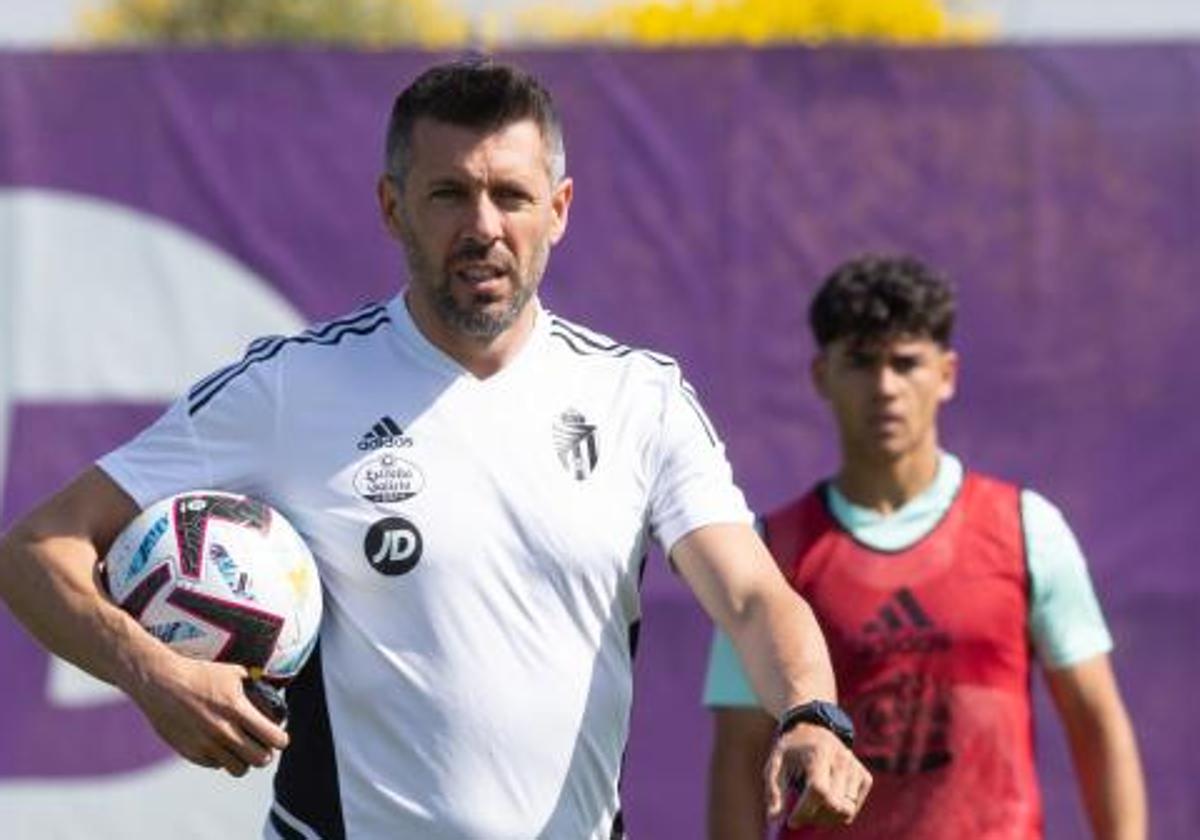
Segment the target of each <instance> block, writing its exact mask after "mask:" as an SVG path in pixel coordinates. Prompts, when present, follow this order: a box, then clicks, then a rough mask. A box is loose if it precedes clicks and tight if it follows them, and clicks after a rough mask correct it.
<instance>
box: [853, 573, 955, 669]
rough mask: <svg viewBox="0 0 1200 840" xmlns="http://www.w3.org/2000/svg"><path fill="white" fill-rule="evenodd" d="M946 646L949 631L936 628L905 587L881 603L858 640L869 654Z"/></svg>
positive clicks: (876, 655) (933, 649)
mask: <svg viewBox="0 0 1200 840" xmlns="http://www.w3.org/2000/svg"><path fill="white" fill-rule="evenodd" d="M949 649H950V634H949V633H946V632H945V631H944V630H939V629H938V627H937V625H936V624H934V622H933V619H931V618H930V617H929V614H928V613H927V612H925V610H924V609H923V608H922V607H921V603H920V602H919V601H918V600H917V598H916V596H915V595H913V594H912V590H910V589H909V588H908V587H901V588H900V589H898V590H896V592H895V594H893V595H892V597H891V598H889V599H888V600H887V601H885V602H884V604H883V606H881V607H880V608H879V610H878V612H877V613H876V617H875V618H874V619H872V620H871V621H868V622H867V623H866V624H864V625H863V628H862V636H861V637H860V639H859V652H860V653H861V654H862V655H863V656H868V657H883V656H891V655H892V654H897V653H901V654H903V653H932V652H936V651H945V650H949Z"/></svg>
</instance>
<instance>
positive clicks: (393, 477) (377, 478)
mask: <svg viewBox="0 0 1200 840" xmlns="http://www.w3.org/2000/svg"><path fill="white" fill-rule="evenodd" d="M424 488H425V476H424V475H423V474H422V473H421V470H420V469H419V468H418V467H417V465H416V464H413V463H410V462H408V461H405V460H404V459H403V458H400V457H399V456H397V455H393V454H392V453H391V452H384V453H383V454H381V455H376V456H375V457H373V458H371V459H370V460H369V461H367V462H366V463H365V464H363V465H362V466H361V467H359V468H358V472H357V473H355V474H354V490H355V491H356V492H357V493H358V495H360V496H362V497H363V498H364V499H367V500H368V501H371V502H380V503H385V504H386V503H388V502H402V501H404V500H405V499H411V498H412V497H413V496H415V495H417V494H418V493H420V492H421V491H422V490H423V489H424Z"/></svg>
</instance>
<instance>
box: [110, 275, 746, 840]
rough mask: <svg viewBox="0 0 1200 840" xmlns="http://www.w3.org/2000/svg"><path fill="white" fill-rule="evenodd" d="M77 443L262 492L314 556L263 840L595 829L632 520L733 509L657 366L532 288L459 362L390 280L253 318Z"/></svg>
mask: <svg viewBox="0 0 1200 840" xmlns="http://www.w3.org/2000/svg"><path fill="white" fill-rule="evenodd" d="M534 305H535V306H536V305H537V304H536V302H535V304H534ZM99 464H100V466H101V468H103V469H104V471H105V472H107V473H108V474H109V475H110V476H112V478H113V479H114V480H115V481H117V483H119V484H120V485H121V486H122V487H123V488H124V489H125V490H126V491H128V492H129V493H130V494H131V495H132V496H133V498H134V499H135V500H136V501H137V502H138V504H140V505H142V506H145V505H147V504H149V503H151V502H152V501H154V500H156V499H159V498H161V497H164V496H167V495H169V494H172V493H175V492H179V491H183V490H192V489H200V488H216V489H223V490H228V491H233V492H240V493H246V494H249V495H253V496H256V497H258V498H261V499H263V500H264V501H266V502H268V503H269V504H271V505H273V506H275V507H276V508H278V509H279V510H280V511H281V512H282V513H283V514H284V515H285V516H286V517H287V518H288V519H289V520H290V521H291V522H292V524H293V525H295V527H296V529H297V530H298V531H299V533H300V534H301V535H302V536H303V537H304V538H305V539H306V540H307V542H308V544H309V546H310V547H311V548H312V550H313V553H314V555H315V556H316V558H317V561H318V564H319V567H320V570H321V578H322V583H323V585H324V589H325V618H324V622H323V625H322V629H321V642H320V647H319V650H318V652H317V654H316V657H315V658H314V660H313V662H312V663H310V667H309V668H308V669H306V672H305V674H303V675H302V676H301V677H300V678H299V679H298V680H297V682H296V683H295V684H293V685H292V686H291V687H290V689H289V691H288V698H289V705H290V706H291V713H292V718H291V723H290V725H289V731H290V733H291V737H292V746H290V747H289V748H288V750H286V751H285V753H284V757H283V761H282V764H281V767H280V770H279V772H278V774H277V776H276V797H275V799H276V801H275V803H274V805H273V807H272V810H271V814H270V816H269V820H268V825H267V827H266V829H265V836H267V837H282V838H291V837H316V836H320V837H326V838H333V837H342V836H349V837H352V838H397V837H405V838H422V840H437V838H475V839H476V840H487V839H488V838H513V840H529V839H530V838H535V837H545V838H563V840H583V838H605V840H607V838H609V837H610V836H621V829H620V825H621V817H620V804H619V801H618V793H617V782H618V775H619V772H620V767H621V758H622V754H623V752H624V748H625V740H626V733H627V728H628V722H629V710H630V701H631V681H632V644H633V642H634V640H635V638H636V626H637V623H638V619H639V615H640V609H639V602H638V583H639V577H640V573H641V568H642V564H643V562H644V556H645V552H646V550H647V540H648V538H649V537H652V536H653V537H654V538H656V539H657V540H658V541H659V542H660V543H661V545H662V546H663V548H664V549H665V550H668V551H669V549H670V547H671V546H672V545H673V544H674V543H675V541H676V540H678V539H679V538H680V537H681V536H683V535H685V534H687V533H688V532H689V531H691V530H693V529H695V528H697V527H700V526H702V525H705V524H709V523H717V522H747V523H748V522H750V521H751V514H750V512H749V510H748V509H747V508H746V504H745V501H744V499H743V497H742V494H741V493H740V491H739V490H738V489H737V488H736V487H735V486H734V484H733V481H732V477H731V471H730V467H729V465H728V463H727V461H726V458H725V455H724V449H723V446H722V445H721V443H720V441H719V439H718V438H717V436H716V434H715V432H714V431H713V429H712V427H711V425H710V424H709V422H708V420H707V419H706V417H705V416H704V414H703V412H702V411H701V409H700V407H699V404H698V403H697V401H696V396H695V394H694V392H693V391H692V389H691V388H690V386H689V385H688V384H687V383H686V382H685V381H684V380H683V378H682V376H681V373H680V370H679V367H678V366H677V365H676V364H675V363H674V362H673V361H671V360H670V359H667V358H665V357H662V356H659V355H656V354H653V353H649V352H645V351H639V350H632V349H630V348H628V347H624V346H622V345H619V344H616V343H615V342H613V341H611V340H610V339H608V338H605V337H603V336H600V335H598V334H596V333H593V332H590V331H588V330H585V329H583V328H581V327H579V326H576V325H574V324H571V323H569V322H567V321H564V320H562V319H560V318H557V317H554V316H553V315H551V314H550V313H549V312H546V311H545V310H542V309H541V308H540V307H538V309H537V310H536V323H535V327H534V331H533V334H532V336H531V338H530V339H529V341H528V343H527V344H526V345H525V347H523V348H522V349H521V351H520V352H519V354H518V355H517V357H516V358H515V359H514V360H513V361H512V362H511V363H510V364H509V365H507V366H506V367H505V368H504V369H503V370H501V371H500V372H499V373H497V374H495V375H494V376H491V377H489V378H487V379H484V380H479V379H476V378H475V377H474V376H472V375H471V374H470V373H468V372H467V371H465V370H464V369H463V368H461V367H460V366H459V365H458V364H457V363H456V362H454V361H453V360H451V359H450V358H449V357H447V356H446V355H445V354H443V353H442V352H441V351H439V350H438V349H436V348H435V347H434V346H433V345H431V344H430V343H429V342H428V341H427V340H426V339H425V338H424V337H423V336H422V335H421V333H420V332H419V331H418V330H417V329H416V327H415V325H414V324H413V322H412V320H411V318H410V317H409V314H408V312H407V309H406V307H405V305H404V303H403V299H402V298H401V297H397V298H395V299H393V300H392V301H391V302H389V303H388V304H386V305H377V306H372V307H367V308H364V309H361V310H359V311H358V312H356V313H354V314H352V315H350V316H347V317H345V318H342V319H339V320H336V321H332V322H329V323H327V324H325V325H322V326H320V327H317V328H314V329H312V330H309V331H307V332H305V333H303V334H301V335H299V336H295V337H291V338H269V339H260V340H259V341H256V342H254V343H253V344H251V345H250V348H249V350H248V352H247V354H246V356H245V358H244V359H243V360H242V361H240V362H238V363H236V364H234V365H231V366H229V367H228V368H225V369H224V370H221V371H218V372H217V373H215V374H213V375H212V376H210V377H208V378H207V379H205V380H202V381H201V382H199V383H198V384H197V385H196V386H195V387H193V388H192V389H191V391H190V392H189V393H188V394H187V395H186V396H185V397H183V398H181V399H180V400H179V401H178V402H176V403H175V404H174V405H173V406H172V407H171V408H170V409H169V410H168V411H167V413H166V414H165V415H163V417H161V418H160V419H159V420H158V421H157V422H156V423H155V424H154V425H153V426H151V427H150V428H149V429H147V430H146V431H144V432H143V433H142V434H141V435H140V436H138V437H137V438H136V439H134V440H133V441H131V442H130V443H128V444H126V445H125V446H123V447H121V448H120V449H118V450H116V451H114V452H112V453H110V454H108V455H106V456H105V457H104V458H103V459H101V461H100V462H99ZM314 672H315V675H314Z"/></svg>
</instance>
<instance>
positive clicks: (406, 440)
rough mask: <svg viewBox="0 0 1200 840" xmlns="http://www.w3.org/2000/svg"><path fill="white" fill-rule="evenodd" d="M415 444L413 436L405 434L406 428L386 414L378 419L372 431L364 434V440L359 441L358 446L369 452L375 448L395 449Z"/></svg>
mask: <svg viewBox="0 0 1200 840" xmlns="http://www.w3.org/2000/svg"><path fill="white" fill-rule="evenodd" d="M412 445H413V441H412V438H410V437H409V436H408V435H406V434H404V430H403V429H401V428H400V424H398V423H397V422H396V421H395V420H393V419H392V418H391V417H389V416H387V415H386V414H385V415H384V416H383V417H380V418H379V420H378V421H376V423H375V425H374V426H372V427H371V429H370V431H368V432H367V433H366V434H364V435H363V436H362V440H360V441H359V442H358V448H359V449H361V450H363V451H364V452H369V451H371V450H375V449H393V448H400V447H405V448H407V447H409V446H412Z"/></svg>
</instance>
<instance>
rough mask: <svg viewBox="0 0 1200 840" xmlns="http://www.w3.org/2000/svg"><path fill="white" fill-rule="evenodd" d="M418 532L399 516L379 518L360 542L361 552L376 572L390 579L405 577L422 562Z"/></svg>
mask: <svg viewBox="0 0 1200 840" xmlns="http://www.w3.org/2000/svg"><path fill="white" fill-rule="evenodd" d="M423 545H424V543H423V541H422V540H421V532H420V531H418V530H417V526H416V525H414V524H412V523H411V522H409V521H408V520H407V519H405V518H404V517H402V516H389V517H388V518H386V519H380V520H379V521H378V522H376V523H375V524H374V525H372V526H371V528H370V530H369V531H367V536H366V538H365V539H364V540H363V552H364V553H365V554H366V556H367V562H368V563H370V564H371V567H372V568H374V569H375V571H377V572H379V573H380V574H382V575H387V576H389V577H396V576H399V575H404V574H408V573H409V572H411V571H412V570H413V567H414V566H416V565H417V561H418V560H420V559H421V550H422V548H423Z"/></svg>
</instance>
